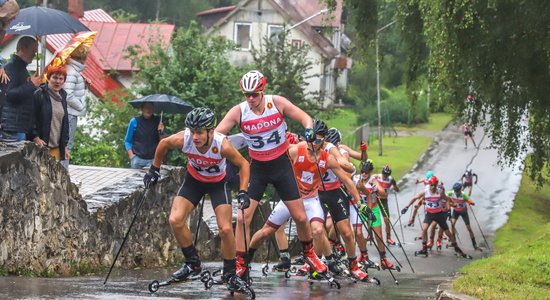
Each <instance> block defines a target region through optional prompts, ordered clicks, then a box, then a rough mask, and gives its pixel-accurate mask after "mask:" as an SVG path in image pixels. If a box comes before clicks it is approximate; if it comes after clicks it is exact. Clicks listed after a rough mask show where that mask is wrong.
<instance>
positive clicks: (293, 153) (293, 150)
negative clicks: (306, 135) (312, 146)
mask: <svg viewBox="0 0 550 300" xmlns="http://www.w3.org/2000/svg"><path fill="white" fill-rule="evenodd" d="M305 143H306V142H299V143H298V144H290V145H288V155H289V156H290V158H291V159H292V163H294V162H295V161H296V157H298V145H301V144H305Z"/></svg>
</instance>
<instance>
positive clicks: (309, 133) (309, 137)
mask: <svg viewBox="0 0 550 300" xmlns="http://www.w3.org/2000/svg"><path fill="white" fill-rule="evenodd" d="M304 138H305V140H306V142H308V143H313V142H314V141H315V132H313V129H312V128H306V130H304Z"/></svg>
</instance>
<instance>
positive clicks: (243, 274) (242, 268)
mask: <svg viewBox="0 0 550 300" xmlns="http://www.w3.org/2000/svg"><path fill="white" fill-rule="evenodd" d="M235 270H236V275H237V276H238V277H239V278H241V279H246V282H247V284H248V285H252V277H250V270H251V267H250V265H249V264H248V263H247V262H246V261H245V258H243V257H241V256H239V255H237V263H236V266H235ZM222 277H223V276H222Z"/></svg>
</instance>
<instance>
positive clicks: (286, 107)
mask: <svg viewBox="0 0 550 300" xmlns="http://www.w3.org/2000/svg"><path fill="white" fill-rule="evenodd" d="M273 103H275V106H276V107H277V109H278V110H279V112H280V113H281V114H282V115H283V116H288V117H290V118H291V119H292V120H294V121H296V122H300V124H302V125H303V126H304V128H313V120H312V119H311V117H310V116H309V115H308V114H307V113H306V112H305V111H303V110H302V109H301V108H299V107H298V106H296V105H294V104H292V102H290V101H288V99H287V98H285V97H282V96H278V95H273Z"/></svg>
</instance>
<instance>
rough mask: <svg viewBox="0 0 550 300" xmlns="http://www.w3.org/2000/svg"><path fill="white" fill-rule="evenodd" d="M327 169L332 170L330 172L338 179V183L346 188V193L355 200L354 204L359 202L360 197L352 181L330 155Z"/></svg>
mask: <svg viewBox="0 0 550 300" xmlns="http://www.w3.org/2000/svg"><path fill="white" fill-rule="evenodd" d="M328 167H329V168H330V169H331V170H332V172H334V175H336V177H338V179H340V181H342V183H343V184H344V185H345V186H346V188H347V189H348V192H349V193H350V194H351V196H352V197H353V199H354V200H355V203H359V201H360V200H361V196H359V192H358V191H357V188H355V185H354V184H353V180H351V178H350V177H349V174H348V173H347V172H346V171H344V169H342V168H341V167H340V164H339V163H338V161H336V159H335V158H334V157H332V156H330V155H329V157H328Z"/></svg>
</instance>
